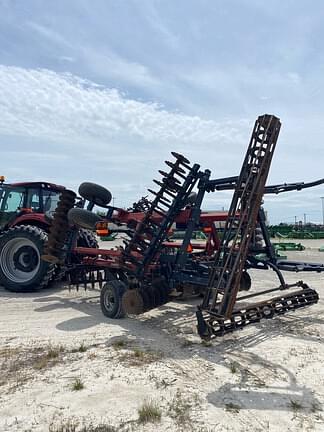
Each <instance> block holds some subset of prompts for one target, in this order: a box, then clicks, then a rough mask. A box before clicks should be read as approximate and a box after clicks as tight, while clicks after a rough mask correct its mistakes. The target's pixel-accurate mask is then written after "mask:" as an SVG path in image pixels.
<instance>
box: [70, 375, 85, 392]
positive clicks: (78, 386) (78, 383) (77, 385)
mask: <svg viewBox="0 0 324 432" xmlns="http://www.w3.org/2000/svg"><path fill="white" fill-rule="evenodd" d="M71 388H72V390H73V391H80V390H83V389H84V383H83V381H82V380H81V378H75V379H74V381H73V383H72V386H71Z"/></svg>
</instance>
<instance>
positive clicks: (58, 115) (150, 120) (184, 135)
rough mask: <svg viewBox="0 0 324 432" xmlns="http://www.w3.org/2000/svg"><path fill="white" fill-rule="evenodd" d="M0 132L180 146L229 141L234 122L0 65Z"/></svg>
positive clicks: (44, 72) (50, 74)
mask: <svg viewBox="0 0 324 432" xmlns="http://www.w3.org/2000/svg"><path fill="white" fill-rule="evenodd" d="M0 106H1V112H2V116H1V117H0V132H1V133H3V134H8V135H24V136H34V137H38V138H40V137H42V138H48V139H50V140H64V141H65V140H71V139H73V140H74V139H78V140H80V142H84V143H88V142H89V139H90V140H94V141H95V142H97V143H98V142H99V141H101V142H104V140H109V139H112V138H113V139H114V138H116V137H118V138H119V139H120V138H124V139H125V140H127V139H130V138H131V139H137V140H142V142H143V143H144V142H152V141H157V142H159V143H167V142H170V141H173V142H174V143H175V144H176V145H179V144H186V143H188V144H191V145H192V144H197V145H199V144H203V143H209V144H212V143H215V142H217V141H219V140H223V141H224V140H229V141H234V140H235V139H236V138H237V137H238V135H239V131H238V129H237V123H231V122H227V123H221V124H219V123H216V122H214V121H208V120H202V119H201V118H199V117H197V116H196V117H192V116H186V115H184V114H180V113H175V112H168V111H166V110H165V109H162V108H161V107H159V106H158V105H157V104H154V103H143V102H138V101H135V100H131V99H127V98H126V97H125V96H123V95H122V94H120V93H119V92H118V91H117V90H115V89H106V88H102V87H100V86H97V85H95V84H94V83H92V82H90V81H87V80H82V79H80V78H78V77H75V76H73V75H71V74H58V73H55V72H53V71H49V70H44V69H43V70H35V69H28V70H27V69H23V68H17V67H7V66H0Z"/></svg>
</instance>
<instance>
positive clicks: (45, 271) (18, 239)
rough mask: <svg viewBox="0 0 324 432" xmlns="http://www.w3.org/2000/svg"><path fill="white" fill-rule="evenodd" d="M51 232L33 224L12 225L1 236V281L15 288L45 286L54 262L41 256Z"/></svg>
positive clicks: (17, 290) (8, 287)
mask: <svg viewBox="0 0 324 432" xmlns="http://www.w3.org/2000/svg"><path fill="white" fill-rule="evenodd" d="M46 241H47V233H46V232H45V231H44V230H42V229H41V228H38V227H35V226H31V225H20V226H16V227H13V228H10V229H9V230H8V231H5V232H4V233H3V234H2V235H1V236H0V285H3V286H4V287H5V288H6V289H7V290H9V291H14V292H30V291H36V290H38V289H41V288H45V287H46V286H47V285H48V283H49V281H50V280H51V278H52V275H53V272H54V266H53V265H52V264H49V263H46V262H45V261H43V260H41V258H40V257H41V255H42V253H43V248H44V244H45V242H46Z"/></svg>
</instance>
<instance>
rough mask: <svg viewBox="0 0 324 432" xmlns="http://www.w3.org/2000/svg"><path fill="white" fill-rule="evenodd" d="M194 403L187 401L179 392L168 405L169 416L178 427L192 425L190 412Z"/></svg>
mask: <svg viewBox="0 0 324 432" xmlns="http://www.w3.org/2000/svg"><path fill="white" fill-rule="evenodd" d="M193 405H194V404H193V403H192V402H191V401H190V400H188V399H185V398H184V397H183V395H182V394H181V392H180V390H178V391H177V392H176V394H175V396H174V398H173V399H172V401H171V402H170V403H169V405H168V415H169V417H171V418H172V419H173V420H174V421H175V422H176V423H177V425H178V426H185V425H187V424H190V423H191V418H190V412H191V409H192V407H193Z"/></svg>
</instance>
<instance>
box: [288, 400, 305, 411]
mask: <svg viewBox="0 0 324 432" xmlns="http://www.w3.org/2000/svg"><path fill="white" fill-rule="evenodd" d="M290 407H291V408H292V409H293V410H294V411H300V410H302V409H303V408H304V407H303V405H302V404H301V403H300V402H298V401H296V400H294V399H290Z"/></svg>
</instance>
